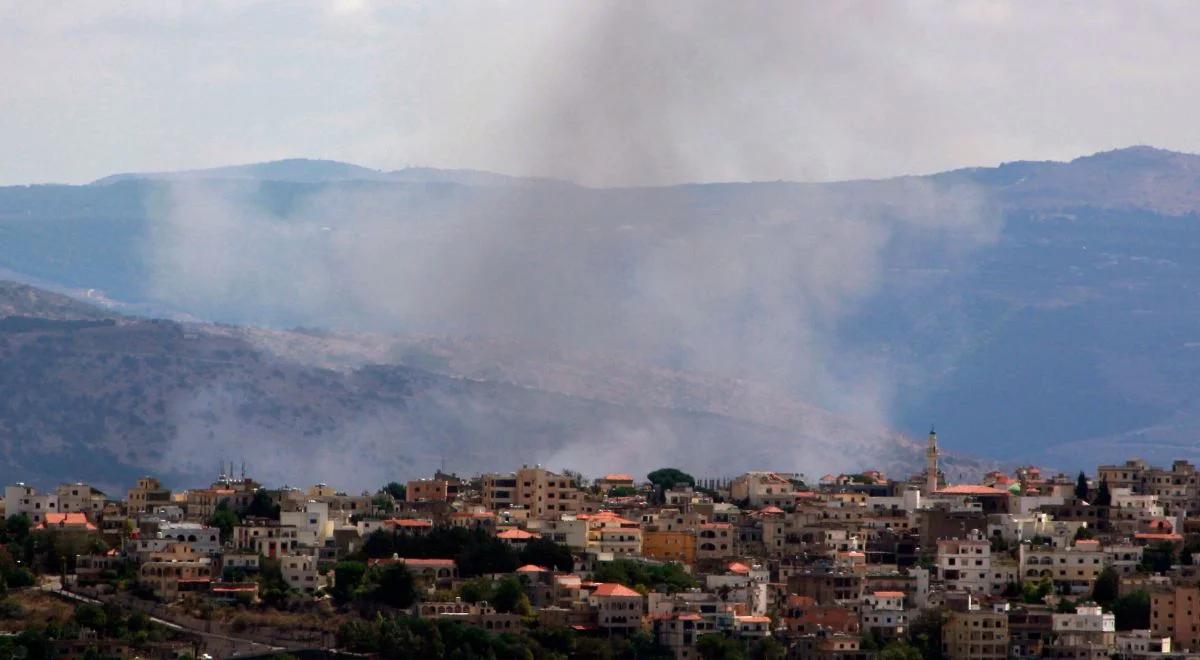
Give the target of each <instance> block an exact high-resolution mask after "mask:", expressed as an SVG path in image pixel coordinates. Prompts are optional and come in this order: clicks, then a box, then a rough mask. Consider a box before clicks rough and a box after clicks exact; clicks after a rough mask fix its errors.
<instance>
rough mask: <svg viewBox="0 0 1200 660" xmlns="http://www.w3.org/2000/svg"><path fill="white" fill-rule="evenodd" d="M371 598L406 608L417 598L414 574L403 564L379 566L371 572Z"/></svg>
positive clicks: (385, 603)
mask: <svg viewBox="0 0 1200 660" xmlns="http://www.w3.org/2000/svg"><path fill="white" fill-rule="evenodd" d="M370 582H371V583H372V588H371V590H370V595H371V599H372V600H375V601H377V602H380V603H383V604H384V605H389V606H391V607H397V608H405V607H409V606H410V605H412V604H413V603H414V602H416V600H417V589H416V586H415V585H414V584H413V578H412V574H411V573H409V572H408V569H407V568H405V567H404V565H403V564H387V565H383V566H377V567H375V569H374V570H372V571H371V573H370Z"/></svg>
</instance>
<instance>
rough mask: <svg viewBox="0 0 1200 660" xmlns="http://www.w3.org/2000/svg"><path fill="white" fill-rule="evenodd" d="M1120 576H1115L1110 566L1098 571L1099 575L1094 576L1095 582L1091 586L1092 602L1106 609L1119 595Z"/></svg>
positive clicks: (1115, 572) (1114, 571) (1115, 573)
mask: <svg viewBox="0 0 1200 660" xmlns="http://www.w3.org/2000/svg"><path fill="white" fill-rule="evenodd" d="M1120 589H1121V576H1119V575H1117V571H1116V570H1114V569H1113V567H1112V566H1109V567H1107V568H1105V569H1104V570H1102V571H1100V575H1097V576H1096V582H1095V584H1094V585H1093V586H1092V600H1094V601H1096V602H1097V603H1099V604H1101V605H1103V606H1105V607H1108V606H1110V605H1112V602H1113V601H1114V600H1116V599H1117V597H1118V596H1119V595H1120Z"/></svg>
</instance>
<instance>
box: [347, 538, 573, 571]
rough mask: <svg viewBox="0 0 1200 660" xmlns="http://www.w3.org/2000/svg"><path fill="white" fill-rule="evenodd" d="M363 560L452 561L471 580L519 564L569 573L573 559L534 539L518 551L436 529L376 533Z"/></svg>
mask: <svg viewBox="0 0 1200 660" xmlns="http://www.w3.org/2000/svg"><path fill="white" fill-rule="evenodd" d="M362 555H363V557H366V558H371V559H379V558H386V557H392V556H398V557H407V558H421V559H454V560H455V561H456V562H457V563H458V574H459V575H460V576H462V577H474V576H476V575H486V574H490V573H511V572H513V571H514V570H516V568H517V567H518V566H521V565H522V564H537V565H538V566H543V567H546V568H552V569H558V570H563V571H567V570H571V568H572V567H573V566H574V559H573V557H572V555H571V551H570V549H568V548H567V547H566V546H564V545H562V544H560V543H554V542H553V541H549V540H544V539H541V540H535V541H531V542H530V543H528V544H527V545H526V547H525V549H524V550H522V551H520V552H517V551H516V550H514V549H513V548H512V546H510V545H508V544H507V543H505V542H504V541H501V540H500V539H497V538H496V537H494V536H491V535H489V534H488V533H487V532H485V531H483V530H481V529H464V528H461V527H435V528H433V529H432V530H430V531H428V532H424V533H417V534H413V533H409V532H389V531H384V530H379V531H376V532H375V533H374V534H372V535H371V536H369V537H367V540H366V541H365V542H364V543H363V550H362Z"/></svg>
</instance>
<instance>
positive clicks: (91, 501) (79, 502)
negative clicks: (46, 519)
mask: <svg viewBox="0 0 1200 660" xmlns="http://www.w3.org/2000/svg"><path fill="white" fill-rule="evenodd" d="M57 494H58V510H59V511H61V512H63V513H82V514H84V515H85V516H87V518H88V520H91V521H92V522H96V521H97V520H99V519H100V513H101V512H102V511H104V504H105V502H106V500H107V498H106V497H105V496H104V493H102V492H100V490H98V489H96V488H93V487H91V486H89V485H87V484H84V483H74V484H63V485H61V486H59V487H58V493H57Z"/></svg>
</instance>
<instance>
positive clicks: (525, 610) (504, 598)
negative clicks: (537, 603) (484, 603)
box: [489, 577, 533, 616]
mask: <svg viewBox="0 0 1200 660" xmlns="http://www.w3.org/2000/svg"><path fill="white" fill-rule="evenodd" d="M489 602H490V603H491V605H492V606H493V607H495V608H496V611H497V612H504V613H510V612H512V613H516V614H521V615H524V616H528V615H530V614H532V613H533V607H532V606H531V605H530V604H529V596H526V595H525V589H524V588H523V587H521V583H520V581H518V580H517V579H516V578H514V577H506V578H504V579H503V580H500V581H499V582H497V583H496V588H495V590H494V591H493V592H492V600H491V601H489Z"/></svg>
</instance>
